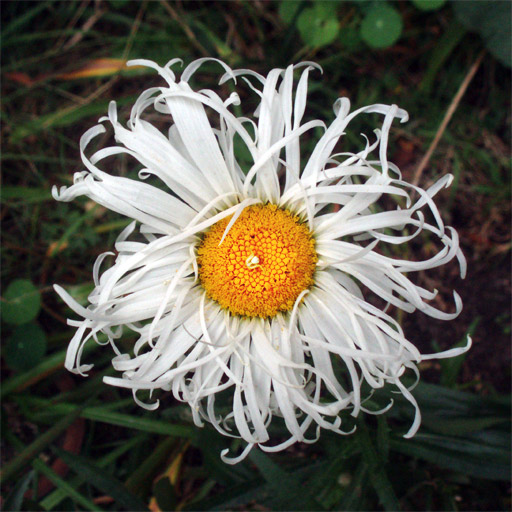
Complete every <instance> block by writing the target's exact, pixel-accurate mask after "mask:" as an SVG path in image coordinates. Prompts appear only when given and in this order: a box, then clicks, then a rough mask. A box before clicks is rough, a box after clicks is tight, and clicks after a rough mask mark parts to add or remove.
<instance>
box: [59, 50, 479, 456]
mask: <svg viewBox="0 0 512 512" xmlns="http://www.w3.org/2000/svg"><path fill="white" fill-rule="evenodd" d="M205 60H208V59H200V60H197V61H195V62H193V63H192V64H190V65H189V66H188V67H186V68H185V70H184V71H183V73H182V74H181V79H180V80H179V81H178V80H176V78H175V75H174V73H173V71H172V70H171V68H172V67H173V66H174V65H175V64H176V63H177V62H179V59H174V60H172V61H170V62H169V63H168V64H167V65H166V66H164V67H159V66H158V65H156V64H155V63H153V62H150V61H147V60H135V61H131V63H130V64H131V65H143V66H149V67H151V68H154V69H155V70H157V71H158V73H159V74H160V76H161V77H162V78H163V79H164V80H165V82H167V85H166V86H162V87H154V88H151V89H148V90H147V91H145V92H143V93H142V94H141V95H140V97H139V98H138V99H137V101H136V102H135V104H134V106H133V108H132V110H131V116H130V119H129V120H128V121H127V123H126V125H124V126H123V124H122V123H121V122H120V121H118V116H117V110H116V104H115V102H112V103H111V104H110V107H109V109H108V117H104V118H102V119H100V124H98V125H97V126H94V127H93V128H91V129H90V130H88V131H87V132H86V133H85V134H84V135H83V137H82V139H81V141H80V151H81V156H82V160H83V163H84V165H85V167H86V170H85V171H83V172H78V173H76V174H75V175H74V184H73V185H72V186H71V187H69V188H66V187H62V188H61V189H60V190H56V189H54V190H53V195H54V197H55V199H58V200H60V201H71V200H73V199H75V198H76V197H77V196H82V195H84V196H87V197H89V198H91V199H93V200H94V201H96V202H97V203H99V204H101V205H103V206H105V207H106V208H109V209H111V210H114V211H116V212H118V213H121V214H123V215H125V216H127V217H130V218H132V219H134V222H132V223H131V224H130V226H129V227H128V228H126V229H125V230H124V231H123V232H122V233H121V235H120V236H119V238H118V240H117V242H116V245H115V249H116V253H105V254H103V255H101V256H100V257H99V258H98V259H97V261H96V263H95V265H94V268H93V275H94V283H95V289H94V291H93V292H92V294H91V295H90V297H89V301H90V305H89V306H88V307H87V308H84V307H82V306H80V305H79V304H78V303H77V302H76V301H75V300H73V298H72V297H71V296H70V295H69V294H68V293H67V292H66V291H64V289H62V288H61V287H60V286H55V289H56V291H57V292H58V293H59V295H60V296H61V297H62V299H63V300H64V301H65V302H66V303H67V304H68V305H69V306H70V307H71V309H73V310H74V312H75V313H77V314H78V315H79V316H81V317H82V318H83V319H82V320H79V321H76V320H69V324H70V325H72V326H74V327H77V331H76V334H75V336H74V337H73V339H72V340H71V342H70V344H69V348H68V352H67V357H66V361H65V366H66V368H67V369H68V370H70V371H72V372H74V373H78V374H81V375H85V373H86V372H87V371H88V370H89V369H90V368H91V367H92V365H90V364H82V362H81V354H82V350H83V347H84V344H85V343H86V342H87V341H88V340H89V339H90V338H94V339H95V340H96V341H98V339H97V335H98V333H99V332H103V333H105V334H106V335H107V337H108V341H109V343H110V345H111V346H112V349H113V350H114V352H115V354H116V355H115V357H114V359H113V360H112V364H113V367H114V368H115V369H116V370H117V371H119V372H120V376H119V377H105V378H104V381H105V382H106V383H107V384H111V385H113V386H119V387H123V388H128V389H131V390H132V391H133V394H134V398H135V400H136V401H137V403H138V404H139V405H141V406H142V407H145V408H147V409H155V408H157V407H158V401H155V402H153V403H149V404H146V403H143V402H142V401H141V400H140V399H139V398H138V397H137V395H136V393H137V391H138V390H150V391H153V390H157V389H160V390H165V391H169V392H172V395H173V396H174V397H175V398H176V399H177V400H180V401H183V402H187V403H188V404H189V405H190V409H191V411H192V416H193V420H194V423H195V424H196V425H197V426H202V425H203V422H204V421H205V420H206V421H208V422H210V423H211V424H212V425H213V426H214V427H215V428H216V429H217V430H218V431H219V432H220V433H222V434H224V435H226V436H232V437H239V438H242V439H243V440H244V441H245V442H246V443H247V445H246V447H245V449H244V450H243V452H242V453H241V454H240V455H239V456H236V457H233V458H228V457H227V452H228V450H224V451H223V452H222V454H221V455H222V458H223V459H224V460H225V461H226V462H229V463H236V462H238V461H239V460H241V459H243V458H244V457H245V456H246V455H247V454H248V452H249V451H250V449H251V448H252V447H253V446H254V445H258V446H259V447H260V448H261V449H262V450H265V451H268V452H273V451H279V450H282V449H284V448H286V447H288V446H290V445H292V444H293V443H296V442H298V441H300V442H314V441H315V440H316V439H317V438H318V436H319V433H320V430H321V429H327V430H332V431H334V432H338V433H340V434H346V433H349V432H347V431H350V429H348V428H347V429H346V430H344V429H343V427H342V425H341V419H340V413H341V412H342V411H344V410H345V409H347V410H349V411H350V413H351V414H352V415H353V416H357V415H358V414H359V412H360V411H366V409H365V408H364V401H365V399H366V398H367V397H365V396H361V394H362V393H361V386H362V384H363V382H366V383H367V384H368V385H369V386H370V387H371V388H373V389H377V388H381V387H383V386H384V385H385V384H387V383H389V384H394V385H395V386H397V388H398V390H399V391H400V392H401V393H403V395H404V396H405V397H406V398H407V399H408V400H409V401H410V402H411V403H412V404H413V405H414V406H415V408H416V417H415V421H414V422H413V425H412V426H411V428H410V430H409V431H408V432H407V434H406V435H405V437H411V436H412V435H414V433H415V432H416V431H417V430H418V428H419V424H420V412H419V410H418V406H417V404H416V401H415V399H414V397H413V395H412V394H411V392H410V390H409V389H407V388H406V387H405V386H404V385H403V384H402V382H401V381H400V378H401V377H402V375H403V374H404V372H405V371H406V369H411V370H412V371H413V372H416V373H417V368H416V365H417V364H418V363H419V362H421V361H424V360H426V359H433V358H443V357H452V356H456V355H458V354H461V353H462V352H464V351H465V350H467V349H468V348H469V346H470V340H469V341H468V345H467V346H466V347H464V348H461V349H455V350H448V351H445V352H442V353H439V354H432V355H422V354H421V353H420V352H419V351H418V349H417V348H416V347H415V346H414V345H413V344H412V343H411V342H410V341H408V340H407V339H406V337H405V335H404V333H403V331H402V329H401V327H400V325H399V324H398V323H397V322H396V321H395V320H394V319H393V318H392V317H391V316H389V315H388V314H387V313H386V312H385V311H383V310H381V309H378V308H377V307H375V306H374V305H372V304H370V303H369V302H368V301H367V298H366V296H365V295H367V294H371V293H372V292H373V294H375V295H376V296H378V297H380V298H382V299H384V301H385V302H386V303H387V304H388V305H393V306H395V307H396V308H399V309H402V310H403V311H406V312H412V311H415V310H416V309H418V310H420V311H422V312H424V313H425V314H427V315H429V316H431V317H433V318H437V319H442V320H450V319H452V318H455V317H456V316H457V315H458V314H459V313H460V311H461V308H462V304H461V300H460V297H459V296H458V295H457V294H456V293H455V292H454V300H455V312H453V313H445V312H441V311H438V310H437V309H435V308H434V307H433V306H431V305H429V304H428V302H427V301H430V300H432V299H433V298H434V297H435V295H436V291H429V290H426V289H424V288H421V287H419V286H417V285H415V284H413V283H412V282H411V280H410V279H409V277H408V275H409V274H410V273H412V272H417V271H420V270H427V269H431V268H434V267H438V266H440V265H443V264H445V263H447V262H448V261H450V260H452V259H453V258H457V259H458V262H459V265H460V272H461V276H462V277H464V274H465V272H466V262H465V260H464V257H463V255H462V253H461V251H460V249H459V242H458V237H457V233H456V232H455V230H454V229H453V228H451V227H448V226H445V225H444V224H443V221H442V219H441V216H440V214H439V211H438V209H437V208H436V205H435V204H434V200H433V198H434V196H435V195H436V194H437V193H438V192H439V191H440V190H441V189H443V188H445V187H447V186H449V185H450V183H451V181H452V176H445V177H443V178H441V179H440V180H439V181H438V182H437V183H435V184H434V185H432V186H431V187H430V188H429V189H428V190H423V189H421V188H418V187H416V186H413V185H411V184H409V183H407V182H405V181H403V180H402V178H401V174H400V171H399V169H398V168H397V167H396V166H395V165H394V164H392V163H391V162H388V160H387V157H386V150H387V144H388V136H389V130H390V127H391V124H392V122H393V120H394V119H395V118H397V119H399V120H400V121H401V122H405V121H407V118H408V115H407V112H405V111H404V110H402V109H400V108H398V107H397V106H396V105H391V106H389V105H381V104H376V105H370V106H367V107H364V108H360V109H358V110H355V111H354V112H350V102H349V100H348V99H347V98H341V99H339V100H337V101H336V102H335V104H334V121H332V123H331V124H330V125H329V126H326V125H325V124H324V122H322V121H320V120H313V121H309V122H304V123H303V116H304V112H305V108H306V103H307V92H308V76H309V73H310V72H311V71H312V70H313V69H314V68H318V66H317V65H316V64H313V63H302V64H300V65H297V66H289V67H288V68H286V69H285V70H283V69H274V70H272V71H270V73H269V74H268V75H267V76H266V77H264V76H262V75H260V74H258V73H255V72H253V71H250V70H237V71H233V70H231V69H230V68H228V67H227V66H226V65H225V64H224V63H222V62H220V61H217V62H219V63H220V64H221V65H222V66H223V67H224V70H225V74H224V75H223V76H222V78H221V80H220V84H222V83H224V82H226V81H228V80H232V81H233V83H234V84H237V78H238V79H239V80H238V84H239V85H240V79H241V84H242V85H246V84H247V85H248V89H247V88H246V92H248V93H253V94H255V95H257V97H258V98H259V105H258V108H257V109H256V111H255V112H254V114H253V115H252V116H250V117H242V116H240V115H236V114H235V113H234V112H239V109H240V103H241V101H240V97H239V96H238V94H237V93H232V94H231V95H230V96H229V97H228V98H227V99H222V98H221V96H219V95H218V94H217V93H216V92H214V91H212V90H209V89H205V90H201V91H194V90H193V89H192V88H191V87H190V85H189V80H190V78H191V77H192V76H193V74H194V73H195V72H196V71H197V69H198V68H199V67H200V66H201V65H202V64H203V62H204V61H205ZM211 60H215V59H211ZM295 72H298V73H297V74H298V75H299V76H298V81H296V76H295V75H296V73H295ZM148 110H149V111H151V113H152V114H153V116H155V115H160V116H161V117H162V118H163V119H164V121H166V122H167V126H168V132H167V133H163V132H161V131H160V130H159V129H157V128H156V127H155V126H153V125H152V124H151V123H150V122H148V121H146V120H144V119H143V115H144V114H146V113H147V111H148ZM369 113H377V114H381V115H382V116H383V122H382V127H381V128H380V129H378V130H375V133H374V135H372V137H371V139H372V140H370V138H366V137H364V139H362V143H361V147H360V148H359V149H358V150H357V151H355V152H349V151H348V150H347V149H346V146H345V144H346V142H345V141H343V151H340V141H341V140H342V137H343V135H344V133H345V131H346V130H347V129H348V128H347V127H348V125H349V123H350V122H351V121H352V120H353V119H354V118H355V117H356V116H359V115H361V114H369ZM104 124H110V125H111V127H112V129H113V132H114V135H115V139H116V141H117V142H118V143H119V145H117V146H113V147H107V148H103V149H100V150H99V151H97V152H95V153H94V154H93V155H92V156H90V157H89V156H87V155H86V148H87V146H88V145H89V144H90V143H91V141H92V140H93V139H94V138H95V137H97V136H98V135H100V134H103V133H104V132H105V131H106V129H105V127H104ZM311 132H313V133H311ZM317 132H320V134H321V136H320V138H319V140H318V142H317V143H316V146H315V147H314V150H313V151H312V152H310V153H309V154H305V150H304V143H303V142H301V141H303V139H304V138H307V139H308V140H311V138H312V137H314V136H315V135H316V133H317ZM243 146H245V148H246V149H245V152H246V153H247V154H248V155H250V165H243V164H242V160H241V159H240V158H238V149H239V148H240V147H243ZM113 155H129V156H130V157H133V159H134V166H136V168H137V169H140V165H142V169H141V170H139V172H138V177H139V179H138V180H137V179H129V178H126V177H122V176H115V175H114V173H113V172H105V171H102V170H100V167H99V166H100V164H101V163H102V161H103V160H104V159H105V158H107V157H111V156H113ZM137 161H138V164H140V165H138V164H137ZM109 169H110V171H111V170H112V168H111V167H110V166H109ZM148 178H151V179H153V180H154V182H155V186H153V185H150V184H148V183H145V182H144V180H146V179H148ZM413 198H415V199H414V200H413ZM390 205H394V206H392V207H391V209H390ZM424 212H426V213H428V215H427V216H426V215H425V214H424ZM430 219H432V220H430ZM137 222H138V223H140V228H139V231H140V233H141V234H142V236H143V238H144V240H143V241H140V240H139V241H130V240H129V237H130V235H131V234H132V233H133V231H134V230H135V226H136V223H137ZM425 231H426V232H428V233H429V237H430V239H437V240H438V241H439V242H440V245H441V246H442V248H441V249H440V250H439V252H438V253H437V254H435V255H434V256H432V257H431V258H429V259H427V260H425V261H407V260H403V259H399V258H395V257H393V252H394V251H393V250H392V249H391V250H390V249H389V248H390V247H391V246H393V245H400V244H407V243H408V242H409V241H410V240H412V239H413V238H415V237H417V236H419V235H420V233H422V232H425ZM109 255H112V256H114V261H113V264H112V266H111V267H110V268H108V269H107V270H105V271H104V272H102V273H101V271H100V267H101V266H102V263H103V261H104V260H105V258H106V257H107V256H109ZM363 290H364V293H363ZM127 330H129V331H135V332H136V333H137V336H138V339H137V341H136V342H135V344H134V345H133V347H131V349H130V350H129V351H128V353H124V352H123V350H122V349H121V347H120V345H119V344H117V343H116V341H117V340H119V339H120V338H121V337H122V336H123V333H124V332H126V331H127ZM123 347H124V345H123ZM340 365H342V366H343V367H344V371H343V372H341V374H340V372H339V368H337V369H336V370H335V366H336V367H339V366H340ZM221 395H222V397H223V399H224V402H226V400H225V399H226V396H227V397H228V400H227V403H228V406H227V408H226V405H225V404H224V405H222V406H221V407H217V406H218V403H217V404H216V398H218V397H219V396H221ZM218 401H219V400H217V402H218ZM386 409H387V408H386ZM367 412H369V411H367ZM379 412H383V411H379ZM275 417H278V418H282V420H283V421H284V424H285V425H286V428H287V430H288V431H289V438H288V439H286V440H285V441H282V442H279V443H277V444H276V443H275V440H274V442H273V441H272V440H271V438H270V434H269V427H270V424H271V422H272V420H273V419H274V418H275ZM315 424H316V428H314V426H315ZM312 425H313V427H312V428H310V426H312ZM311 434H312V436H311Z"/></svg>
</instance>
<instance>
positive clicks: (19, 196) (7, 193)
mask: <svg viewBox="0 0 512 512" xmlns="http://www.w3.org/2000/svg"><path fill="white" fill-rule="evenodd" d="M1 198H2V199H1V200H2V202H5V201H9V200H18V201H20V202H23V204H28V203H39V202H42V201H49V200H50V199H53V198H52V194H51V192H50V191H49V190H46V189H44V188H30V187H9V186H7V187H2V195H1Z"/></svg>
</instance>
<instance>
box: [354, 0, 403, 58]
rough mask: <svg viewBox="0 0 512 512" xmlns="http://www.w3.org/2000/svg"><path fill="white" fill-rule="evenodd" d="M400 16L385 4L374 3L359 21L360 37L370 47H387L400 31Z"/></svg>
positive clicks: (394, 40)
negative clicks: (361, 20) (360, 21)
mask: <svg viewBox="0 0 512 512" xmlns="http://www.w3.org/2000/svg"><path fill="white" fill-rule="evenodd" d="M402 27H403V22H402V16H401V15H400V13H399V12H398V11H397V10H396V9H394V8H393V7H391V6H389V5H387V4H375V5H374V6H373V7H372V8H371V9H370V10H369V11H368V13H367V14H366V16H365V18H364V19H363V22H362V23H361V38H362V39H363V41H364V42H365V43H366V44H368V45H369V46H371V47H372V48H387V47H388V46H391V45H392V44H393V43H394V42H396V41H397V40H398V38H399V37H400V35H401V33H402Z"/></svg>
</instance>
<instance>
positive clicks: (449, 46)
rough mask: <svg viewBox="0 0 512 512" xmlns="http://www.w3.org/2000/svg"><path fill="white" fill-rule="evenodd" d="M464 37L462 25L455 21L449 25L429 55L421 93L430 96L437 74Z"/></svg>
mask: <svg viewBox="0 0 512 512" xmlns="http://www.w3.org/2000/svg"><path fill="white" fill-rule="evenodd" d="M465 35H466V28H465V27H464V26H463V25H461V24H460V23H457V22H455V21H453V22H452V23H450V24H449V26H448V27H447V29H446V32H445V33H444V34H443V35H442V36H441V38H440V39H439V41H438V42H437V44H436V45H435V47H434V49H433V51H432V54H431V55H430V58H429V61H428V65H427V71H426V72H425V75H424V77H423V80H422V81H421V84H420V90H421V91H423V92H425V93H426V94H430V91H431V90H432V86H433V84H434V79H435V78H436V75H437V72H438V71H439V70H440V69H441V68H442V66H443V64H444V63H445V62H446V61H447V60H448V57H449V56H450V55H451V54H452V52H453V50H454V49H455V48H456V47H457V45H458V44H459V43H460V42H461V41H462V39H463V37H464V36H465Z"/></svg>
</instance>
